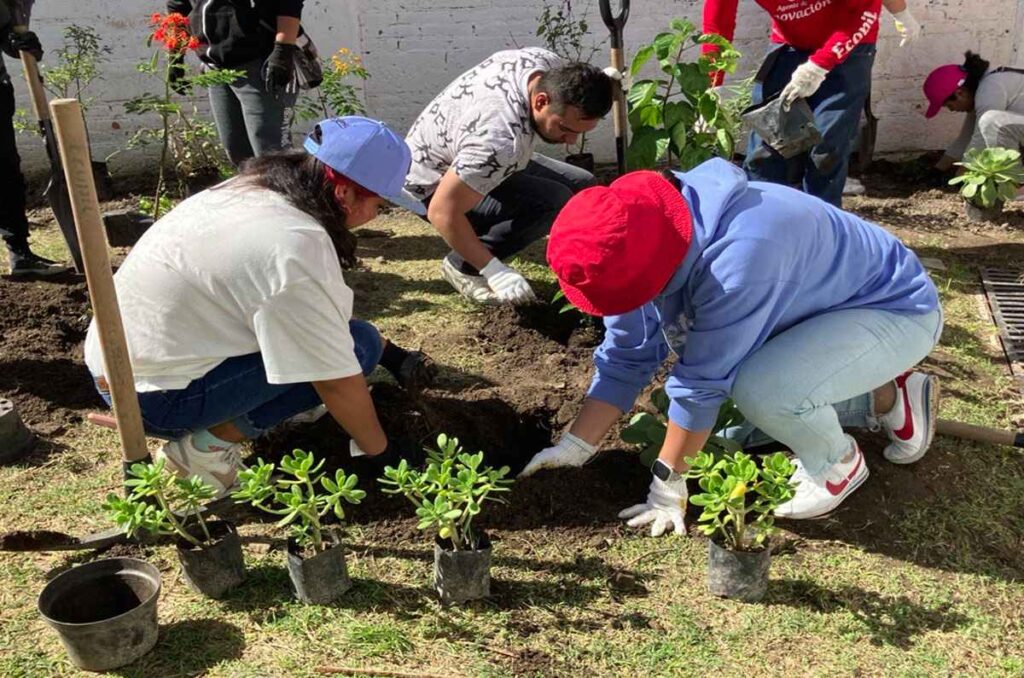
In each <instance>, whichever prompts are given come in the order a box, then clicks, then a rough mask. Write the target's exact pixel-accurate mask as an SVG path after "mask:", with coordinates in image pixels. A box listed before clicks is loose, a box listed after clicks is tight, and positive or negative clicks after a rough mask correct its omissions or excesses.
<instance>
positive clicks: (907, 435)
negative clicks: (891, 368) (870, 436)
mask: <svg viewBox="0 0 1024 678" xmlns="http://www.w3.org/2000/svg"><path fill="white" fill-rule="evenodd" d="M906 377H907V375H902V376H901V377H897V378H896V385H897V387H899V389H900V393H902V394H903V417H904V419H903V427H902V428H900V429H898V430H894V431H893V432H892V434H893V435H894V436H896V437H897V438H899V439H900V440H910V439H911V438H913V437H914V413H913V412H911V411H910V394H909V393H907V379H906Z"/></svg>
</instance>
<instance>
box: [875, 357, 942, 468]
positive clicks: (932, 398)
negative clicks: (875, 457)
mask: <svg viewBox="0 0 1024 678" xmlns="http://www.w3.org/2000/svg"><path fill="white" fill-rule="evenodd" d="M895 383H896V404H895V405H893V408H892V409H891V410H889V412H888V413H887V414H884V415H882V416H880V417H879V418H878V421H879V423H881V425H882V428H883V429H885V432H886V434H887V435H888V436H889V440H891V441H892V442H891V443H889V444H888V445H887V446H886V448H885V450H884V451H883V452H882V454H883V455H884V456H885V458H886V459H888V460H889V461H891V462H892V463H894V464H913V463H914V462H915V461H917V460H918V459H920V458H921V457H923V456H924V455H925V453H926V452H927V451H928V447H929V446H931V444H932V438H934V437H935V420H936V419H937V418H938V414H939V379H938V377H935V376H933V375H930V374H925V373H923V372H904V373H903V374H901V375H900V376H898V377H896V381H895Z"/></svg>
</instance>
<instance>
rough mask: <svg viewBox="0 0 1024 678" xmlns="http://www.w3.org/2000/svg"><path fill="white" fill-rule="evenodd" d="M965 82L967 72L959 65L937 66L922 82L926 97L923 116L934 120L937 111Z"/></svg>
mask: <svg viewBox="0 0 1024 678" xmlns="http://www.w3.org/2000/svg"><path fill="white" fill-rule="evenodd" d="M966 81H967V71H965V70H964V69H963V67H961V66H960V65H959V64H946V65H945V66H939V67H938V68H936V69H935V70H934V71H932V72H931V73H929V74H928V77H927V78H926V79H925V81H924V95H925V96H926V97H928V102H929V103H928V111H927V112H926V113H925V114H924V117H926V118H934V117H935V114H936V113H938V112H939V109H940V108H942V106H943V105H944V104H945V103H946V99H948V98H949V97H951V96H953V93H954V92H956V90H957V89H958V88H960V87H963V84H964V82H966Z"/></svg>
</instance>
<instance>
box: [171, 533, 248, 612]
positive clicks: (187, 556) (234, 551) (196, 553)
mask: <svg viewBox="0 0 1024 678" xmlns="http://www.w3.org/2000/svg"><path fill="white" fill-rule="evenodd" d="M207 527H208V529H209V530H210V536H212V537H213V539H214V541H213V543H212V544H209V545H205V546H202V547H199V548H197V547H195V546H193V545H192V544H189V543H188V542H186V541H185V540H184V539H179V540H178V543H177V544H178V560H179V561H180V562H181V571H182V574H183V575H184V576H185V581H186V582H187V583H188V586H189V588H190V589H192V590H193V591H195V592H196V593H201V594H203V595H204V596H208V597H210V598H222V597H224V596H225V595H227V593H228V591H230V590H231V589H233V588H235V587H236V586H238V585H239V584H241V583H242V582H243V581H244V580H245V563H244V561H243V559H242V542H241V540H240V539H239V538H238V531H237V530H236V529H235V526H234V525H232V524H231V523H228V522H225V521H222V520H213V521H210V522H208V523H207ZM189 533H190V534H192V535H193V536H195V537H196V538H200V539H201V538H202V536H203V535H202V531H201V530H200V529H199V528H198V527H197V526H192V527H190V529H189Z"/></svg>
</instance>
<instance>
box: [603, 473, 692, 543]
mask: <svg viewBox="0 0 1024 678" xmlns="http://www.w3.org/2000/svg"><path fill="white" fill-rule="evenodd" d="M686 497H687V494H686V479H685V478H679V479H678V480H669V481H668V482H665V481H664V480H662V479H661V478H653V479H652V480H651V490H650V492H648V493H647V501H646V502H644V503H643V504H636V505H634V506H630V507H629V508H628V509H625V510H623V511H621V512H620V513H619V518H622V519H629V521H628V522H627V523H626V524H627V525H629V526H630V527H640V526H642V525H646V524H647V523H651V536H652V537H660V536H661V535H663V534H664V533H665V530H667V529H668V528H669V526H670V525H671V526H672V531H673V532H675V533H676V534H683V533H684V531H685V528H684V526H683V516H685V515H686Z"/></svg>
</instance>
